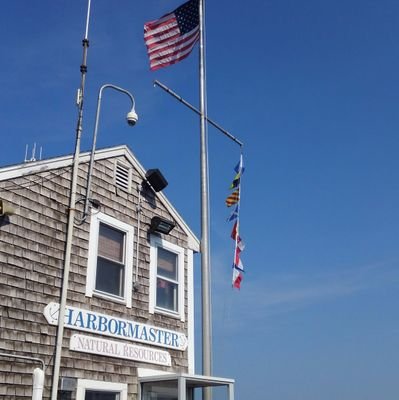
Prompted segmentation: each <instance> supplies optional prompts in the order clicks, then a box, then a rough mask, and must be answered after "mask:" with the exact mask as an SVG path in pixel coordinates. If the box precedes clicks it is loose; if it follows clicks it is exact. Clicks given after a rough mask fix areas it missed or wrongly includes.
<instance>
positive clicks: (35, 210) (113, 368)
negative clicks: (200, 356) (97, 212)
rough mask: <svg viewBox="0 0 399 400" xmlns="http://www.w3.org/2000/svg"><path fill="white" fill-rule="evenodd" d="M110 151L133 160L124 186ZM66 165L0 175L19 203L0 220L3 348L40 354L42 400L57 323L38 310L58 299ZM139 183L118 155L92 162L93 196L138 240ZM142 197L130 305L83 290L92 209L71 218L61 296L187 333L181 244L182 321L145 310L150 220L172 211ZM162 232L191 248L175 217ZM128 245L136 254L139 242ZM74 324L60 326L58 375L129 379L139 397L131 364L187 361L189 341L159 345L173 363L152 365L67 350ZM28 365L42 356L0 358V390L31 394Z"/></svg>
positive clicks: (81, 190)
mask: <svg viewBox="0 0 399 400" xmlns="http://www.w3.org/2000/svg"><path fill="white" fill-rule="evenodd" d="M117 160H118V161H119V162H121V163H123V165H127V166H128V167H131V168H132V169H133V170H132V182H131V191H130V193H128V192H127V191H125V190H123V189H121V188H117V187H116V186H115V180H114V174H115V163H116V161H117ZM32 165H33V164H32ZM87 167H88V164H87V162H85V163H83V164H81V166H80V171H79V180H78V196H77V198H78V200H79V199H80V198H81V196H83V195H84V194H85V184H86V178H87V177H86V174H87ZM71 169H72V167H71V165H69V166H64V167H60V168H56V169H52V168H49V169H43V171H41V172H37V171H35V172H34V173H32V174H24V175H21V176H17V177H13V178H10V179H7V180H3V181H1V182H0V198H1V199H2V200H4V201H8V202H9V203H11V204H12V205H13V207H14V208H15V210H16V212H15V215H11V216H9V217H8V218H3V219H1V220H0V221H1V222H0V299H1V300H0V353H12V354H16V355H23V356H30V357H36V358H40V359H42V360H43V361H44V362H45V365H46V369H45V383H44V384H45V389H44V393H43V398H44V399H48V398H49V397H50V393H51V384H52V369H53V359H54V353H55V342H56V326H53V325H49V324H48V322H47V321H46V319H45V317H44V316H43V309H44V307H45V306H46V305H47V304H48V303H50V302H55V303H59V302H60V294H61V283H62V276H63V263H64V251H65V240H66V231H67V210H68V206H69V196H70V184H71ZM0 173H1V170H0ZM141 182H142V177H141V175H140V174H139V172H138V171H137V170H135V169H134V167H133V166H132V165H131V164H130V163H129V159H128V158H126V157H125V156H123V155H119V156H118V157H111V158H103V159H100V160H97V161H96V162H95V164H94V175H93V185H92V195H91V197H92V198H95V199H97V200H99V201H100V203H101V212H102V213H104V214H107V215H109V216H111V217H113V218H116V219H118V220H120V221H122V222H124V223H127V224H129V225H131V226H133V227H134V229H135V230H134V241H135V242H136V239H137V230H136V228H137V209H136V207H137V202H138V192H137V187H138V185H139V184H140V183H141ZM147 197H148V199H147V200H148V201H144V202H143V204H142V209H143V213H142V221H141V226H142V229H141V232H140V238H139V241H140V251H139V278H138V283H139V286H138V290H137V291H134V290H132V293H131V296H132V308H131V309H129V308H127V307H126V305H123V304H119V303H117V302H113V301H109V300H107V299H104V298H100V297H96V296H93V297H86V295H85V290H86V272H87V263H88V259H87V257H88V246H89V230H90V217H89V218H88V219H87V222H85V223H83V224H81V225H75V228H74V237H73V246H72V257H71V270H70V276H69V290H68V298H67V305H69V306H73V307H78V308H82V309H86V310H91V311H93V312H99V313H103V314H107V315H112V316H115V317H120V318H125V319H128V320H133V321H137V322H141V323H146V324H150V325H154V326H157V327H163V328H167V329H171V330H174V331H179V332H183V333H185V335H186V336H189V333H188V325H187V324H188V321H189V318H188V314H187V312H188V311H187V307H188V304H189V302H188V296H189V294H188V293H187V287H188V286H187V267H188V266H187V253H185V263H184V265H185V267H184V270H185V274H184V275H185V278H184V282H185V301H184V304H185V318H184V322H182V321H181V320H180V319H179V318H173V317H169V316H165V315H162V314H159V313H155V314H149V312H148V310H149V281H150V275H149V272H150V271H149V263H150V244H149V234H148V227H149V224H150V220H151V218H152V217H153V216H155V215H160V216H162V217H165V218H168V219H173V216H171V215H170V212H169V211H168V209H167V207H165V205H164V203H163V202H162V201H160V200H159V198H158V197H157V195H154V194H152V195H150V196H147ZM82 205H83V204H82V203H81V202H80V203H78V205H77V209H78V211H81V210H82ZM79 215H80V213H79V212H78V216H79ZM167 240H168V241H170V242H171V243H174V244H177V245H179V246H181V247H183V248H185V249H187V248H188V247H189V243H188V236H187V233H186V231H185V230H184V229H182V227H181V226H180V225H179V224H177V225H176V227H175V229H174V230H173V231H172V232H171V233H170V235H169V236H167ZM134 254H136V243H135V244H134ZM134 265H135V263H134V264H133V266H134ZM133 270H134V268H133ZM133 272H134V271H133ZM73 333H82V332H78V331H73V330H72V329H69V328H65V329H64V342H63V351H62V359H61V370H60V377H74V378H83V379H92V380H99V381H109V382H119V383H127V384H128V394H129V397H128V398H129V399H136V393H137V382H138V379H137V368H138V367H141V368H152V369H158V370H165V371H173V372H187V370H188V355H187V354H188V352H187V350H186V351H177V350H171V349H162V350H167V351H168V352H169V353H170V355H171V358H172V366H171V367H164V366H156V365H152V364H147V363H139V362H134V361H130V360H124V359H119V358H113V357H105V356H100V355H93V354H86V353H80V352H74V351H70V350H69V339H70V337H71V335H72V334H73ZM84 334H86V333H85V332H84ZM87 335H91V334H90V333H87ZM111 339H112V338H111ZM137 344H140V343H137ZM146 346H148V345H146ZM35 367H40V364H38V363H34V362H29V361H22V360H15V359H12V358H7V357H0V397H1V398H2V399H15V398H18V399H23V398H31V396H32V371H33V369H34V368H35ZM74 396H75V393H72V398H74Z"/></svg>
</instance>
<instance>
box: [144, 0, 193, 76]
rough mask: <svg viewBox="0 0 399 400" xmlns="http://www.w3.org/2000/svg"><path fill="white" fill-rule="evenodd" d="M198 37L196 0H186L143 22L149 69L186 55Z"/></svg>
mask: <svg viewBox="0 0 399 400" xmlns="http://www.w3.org/2000/svg"><path fill="white" fill-rule="evenodd" d="M198 40H199V0H190V1H188V2H186V3H184V4H182V5H181V6H180V7H178V8H176V10H174V11H172V12H171V13H169V14H166V15H164V16H163V17H161V18H160V19H158V20H155V21H150V22H147V23H146V24H144V41H145V44H146V46H147V53H148V57H149V59H150V69H151V70H152V71H155V70H157V69H159V68H163V67H167V66H168V65H172V64H176V63H178V62H179V61H181V60H183V59H184V58H186V57H187V56H188V55H189V54H190V53H191V50H192V49H193V47H194V45H195V43H197V41H198Z"/></svg>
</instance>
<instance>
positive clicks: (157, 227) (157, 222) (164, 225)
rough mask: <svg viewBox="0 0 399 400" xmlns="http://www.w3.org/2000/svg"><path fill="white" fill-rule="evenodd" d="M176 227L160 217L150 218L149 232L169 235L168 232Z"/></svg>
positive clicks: (171, 222)
mask: <svg viewBox="0 0 399 400" xmlns="http://www.w3.org/2000/svg"><path fill="white" fill-rule="evenodd" d="M175 226H176V224H175V223H174V222H173V221H169V220H167V219H165V218H161V217H152V219H151V225H150V232H158V233H163V234H165V235H169V233H170V231H171V230H172V229H173V228H174V227H175Z"/></svg>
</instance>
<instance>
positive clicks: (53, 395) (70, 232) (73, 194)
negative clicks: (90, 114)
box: [51, 0, 91, 400]
mask: <svg viewBox="0 0 399 400" xmlns="http://www.w3.org/2000/svg"><path fill="white" fill-rule="evenodd" d="M90 3H91V0H88V5H87V17H86V30H85V37H84V39H83V41H82V44H83V61H82V65H81V66H80V73H81V81H80V87H79V89H78V94H77V98H76V105H77V106H78V121H77V124H76V143H75V153H74V158H73V167H72V182H71V197H70V203H69V214H68V226H67V237H66V244H65V258H64V273H63V280H62V287H61V299H60V309H59V317H58V327H57V340H56V348H55V357H54V370H53V382H52V388H51V400H57V394H58V381H59V376H60V366H61V353H62V341H63V337H64V319H65V311H66V301H67V294H68V282H69V270H70V266H71V253H72V237H73V228H74V219H75V203H76V188H77V181H78V169H79V157H80V138H81V135H82V120H83V99H84V89H85V82H86V73H87V50H88V48H89V39H88V34H89V20H90Z"/></svg>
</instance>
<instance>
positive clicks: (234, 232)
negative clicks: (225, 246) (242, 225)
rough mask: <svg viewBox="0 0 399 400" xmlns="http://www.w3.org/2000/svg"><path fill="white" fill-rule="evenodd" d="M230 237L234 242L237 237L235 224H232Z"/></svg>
mask: <svg viewBox="0 0 399 400" xmlns="http://www.w3.org/2000/svg"><path fill="white" fill-rule="evenodd" d="M230 236H231V238H232V239H233V240H236V237H237V222H235V223H234V225H233V230H232V231H231V235H230Z"/></svg>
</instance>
